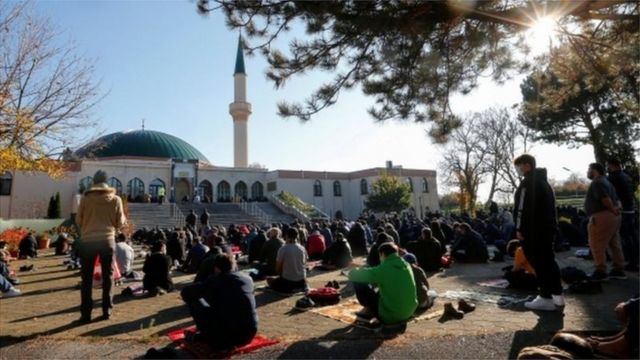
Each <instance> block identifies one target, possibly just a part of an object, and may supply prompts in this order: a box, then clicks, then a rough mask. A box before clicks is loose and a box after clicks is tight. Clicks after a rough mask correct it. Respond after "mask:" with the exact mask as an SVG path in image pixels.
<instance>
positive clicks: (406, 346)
mask: <svg viewBox="0 0 640 360" xmlns="http://www.w3.org/2000/svg"><path fill="white" fill-rule="evenodd" d="M572 252H573V251H572ZM572 252H566V253H563V254H559V256H560V260H559V262H560V263H561V267H563V266H569V265H572V266H576V267H579V268H582V269H584V270H590V266H591V262H590V261H585V260H581V259H577V258H574V257H571V256H570V254H571V253H572ZM63 260H64V258H63V257H60V256H53V254H52V252H51V251H45V252H44V253H43V255H42V256H41V257H40V258H38V259H36V260H28V261H25V260H22V261H16V262H15V263H13V264H12V268H14V269H17V268H18V267H20V266H21V265H24V264H26V263H29V264H34V265H35V268H36V269H35V270H34V271H32V272H28V273H18V275H19V278H20V280H21V282H22V284H21V285H20V286H19V287H20V289H21V290H22V291H23V292H24V296H21V297H18V298H10V299H1V300H0V358H2V359H4V358H7V359H8V358H135V357H140V356H142V355H143V354H144V353H145V352H146V350H147V349H148V348H149V347H151V346H155V347H158V346H164V345H167V344H169V342H168V339H167V338H166V337H165V334H166V333H167V332H168V331H170V330H172V329H177V328H181V327H184V326H188V325H191V324H192V321H191V319H190V317H189V315H188V312H187V309H186V308H185V306H184V305H183V303H182V302H181V300H180V298H179V294H178V293H177V292H175V293H170V294H167V295H164V296H159V297H155V298H133V299H130V298H123V297H121V296H119V295H118V296H116V297H115V309H114V316H113V317H112V319H110V320H108V321H96V322H93V323H91V324H88V325H82V326H78V325H76V324H73V323H72V322H73V320H75V319H77V318H79V302H80V292H79V290H78V289H77V284H78V282H79V273H78V271H69V270H66V268H65V267H64V266H63V265H62V261H63ZM505 264H506V263H492V264H486V265H460V264H455V265H454V267H453V268H451V269H448V270H446V271H445V272H442V273H438V274H434V275H433V276H431V277H430V279H429V280H430V282H431V286H432V288H434V289H435V290H436V291H438V293H443V292H445V291H447V290H465V291H474V292H482V293H490V294H495V295H518V296H523V295H526V294H523V293H518V292H514V291H512V290H500V289H489V288H485V287H480V286H478V285H476V283H477V282H478V281H482V280H487V279H491V278H497V277H499V276H500V274H501V271H500V268H501V267H503V266H505ZM141 266H142V259H139V260H137V261H136V267H137V268H138V269H139V268H140V267H141ZM629 275H630V277H629V279H627V280H611V281H609V282H606V283H604V285H603V287H604V292H603V293H600V294H596V295H571V294H567V296H566V300H567V306H566V308H565V310H564V313H561V312H553V313H534V312H529V311H525V309H524V308H523V307H522V305H519V306H515V307H509V308H499V307H498V306H497V305H495V304H491V303H484V302H478V303H477V305H478V307H477V310H476V311H475V312H473V313H470V314H468V315H467V316H465V318H464V319H463V320H451V321H446V322H440V321H439V319H437V318H435V319H431V320H424V321H420V322H418V323H410V324H409V325H408V326H407V329H406V331H405V332H404V333H402V334H394V335H392V334H379V333H373V332H371V331H369V330H365V329H361V328H356V327H352V326H350V325H348V324H345V323H342V322H339V321H336V320H333V319H329V318H325V317H323V316H320V315H317V314H313V313H310V312H298V311H295V310H293V309H292V308H293V305H294V303H295V301H296V300H297V299H298V297H290V298H282V297H280V296H278V295H276V294H273V293H271V292H268V291H264V290H260V289H259V290H257V291H256V302H257V304H258V306H259V308H258V313H259V317H260V333H262V334H263V335H266V336H268V337H271V338H276V339H278V340H280V343H279V344H278V345H275V346H272V347H269V348H265V349H262V350H259V351H256V352H254V353H252V354H248V355H244V356H243V357H247V358H265V357H267V358H365V357H373V358H400V357H401V358H423V357H425V356H427V355H428V354H430V355H431V356H432V357H436V358H510V357H511V358H512V357H514V356H515V355H516V354H517V352H518V350H519V349H520V348H522V347H523V346H526V345H530V344H539V343H544V342H546V341H547V340H548V339H549V338H550V337H551V336H552V335H553V334H554V333H555V332H556V331H557V330H561V329H563V330H567V331H576V332H585V331H589V332H611V331H614V330H616V329H618V324H617V323H616V321H615V318H614V315H613V308H614V306H615V304H617V303H618V302H620V301H624V300H626V299H628V298H629V297H630V296H631V295H633V294H635V293H637V292H638V288H639V284H638V274H637V273H633V274H631V273H630V274H629ZM192 278H193V275H183V274H181V273H177V274H176V275H175V277H174V281H175V282H176V284H177V286H178V288H181V287H182V286H184V285H185V284H188V283H190V282H191V281H192ZM333 279H335V280H338V281H340V283H341V284H342V285H345V284H346V278H345V277H344V276H343V275H340V272H339V271H334V272H311V274H310V278H309V280H310V283H311V286H312V287H318V286H323V285H324V284H325V283H326V282H327V281H328V280H333ZM260 285H262V284H261V283H258V284H257V286H258V287H260ZM121 289H122V287H118V288H116V289H115V292H116V294H119V292H120V291H121ZM342 292H343V297H345V298H348V297H351V296H353V292H352V289H351V287H349V286H346V287H344V289H343V290H342ZM99 297H100V295H99V290H95V291H94V298H96V299H98V298H99ZM444 302H446V300H445V299H438V300H437V301H436V305H435V306H436V307H440V308H441V307H442V304H443V303H444ZM99 309H100V305H99V302H96V308H95V310H94V316H96V317H97V316H99V315H100V310H99ZM185 357H186V355H185Z"/></svg>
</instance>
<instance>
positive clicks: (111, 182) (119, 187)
mask: <svg viewBox="0 0 640 360" xmlns="http://www.w3.org/2000/svg"><path fill="white" fill-rule="evenodd" d="M107 185H109V186H111V187H112V188H114V189H116V194H118V195H122V183H121V182H120V180H118V179H116V178H114V177H110V178H109V179H108V180H107Z"/></svg>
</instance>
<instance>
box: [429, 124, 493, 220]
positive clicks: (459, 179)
mask: <svg viewBox="0 0 640 360" xmlns="http://www.w3.org/2000/svg"><path fill="white" fill-rule="evenodd" d="M480 120H481V115H480V114H478V113H476V114H471V115H468V116H466V118H465V120H464V121H463V123H462V126H460V127H459V128H457V129H455V130H454V131H453V133H452V134H451V139H450V141H449V143H448V144H447V145H446V146H445V147H444V148H443V155H442V161H441V162H440V168H441V169H442V174H447V178H446V180H445V182H446V183H447V184H448V185H450V186H454V187H456V188H458V197H459V201H460V209H461V210H462V211H466V212H469V213H472V214H473V213H474V212H475V205H476V200H477V197H478V196H477V194H478V187H479V186H480V183H481V181H482V179H483V178H484V176H485V175H486V174H487V173H488V168H487V166H486V158H487V157H488V156H489V155H488V154H487V153H486V152H485V151H484V149H483V142H482V139H481V138H480V137H479V136H478V131H477V129H478V127H479V125H480Z"/></svg>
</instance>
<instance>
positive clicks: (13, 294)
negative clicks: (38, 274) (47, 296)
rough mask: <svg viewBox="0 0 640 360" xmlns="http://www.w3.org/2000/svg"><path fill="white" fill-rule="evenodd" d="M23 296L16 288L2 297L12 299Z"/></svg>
mask: <svg viewBox="0 0 640 360" xmlns="http://www.w3.org/2000/svg"><path fill="white" fill-rule="evenodd" d="M20 295H22V292H21V291H20V290H18V289H16V288H14V287H12V288H11V289H9V291H7V292H4V293H2V297H5V298H10V297H16V296H20Z"/></svg>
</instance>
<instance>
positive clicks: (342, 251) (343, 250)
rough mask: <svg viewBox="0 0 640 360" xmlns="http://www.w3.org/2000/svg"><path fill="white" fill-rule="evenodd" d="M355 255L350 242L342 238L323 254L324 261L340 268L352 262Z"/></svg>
mask: <svg viewBox="0 0 640 360" xmlns="http://www.w3.org/2000/svg"><path fill="white" fill-rule="evenodd" d="M352 261H353V256H352V255H351V247H350V246H349V243H348V242H346V241H344V240H342V241H336V242H334V243H333V244H331V246H329V248H328V249H327V250H326V251H325V252H324V254H323V255H322V263H323V264H325V265H334V266H336V267H338V268H345V267H347V266H349V265H350V264H351V262H352Z"/></svg>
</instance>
